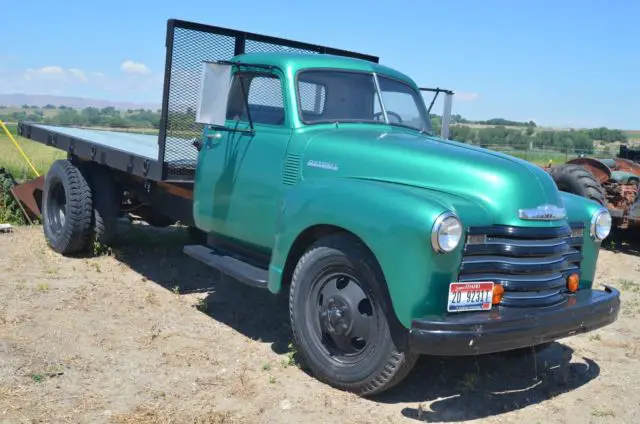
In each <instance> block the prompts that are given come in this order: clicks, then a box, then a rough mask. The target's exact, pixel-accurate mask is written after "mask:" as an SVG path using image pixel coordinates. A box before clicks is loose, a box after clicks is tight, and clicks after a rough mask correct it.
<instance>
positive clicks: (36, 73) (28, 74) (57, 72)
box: [22, 66, 88, 83]
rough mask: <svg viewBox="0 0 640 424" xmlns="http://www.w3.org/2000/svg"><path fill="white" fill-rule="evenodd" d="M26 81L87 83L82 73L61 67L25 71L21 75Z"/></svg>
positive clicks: (44, 67)
mask: <svg viewBox="0 0 640 424" xmlns="http://www.w3.org/2000/svg"><path fill="white" fill-rule="evenodd" d="M22 76H23V78H24V79H26V80H27V81H52V82H58V83H74V82H87V80H88V78H87V76H86V75H85V73H84V71H82V70H80V69H76V68H69V69H64V68H62V67H61V66H43V67H42V68H38V69H27V70H26V71H25V72H24V74H23V75H22Z"/></svg>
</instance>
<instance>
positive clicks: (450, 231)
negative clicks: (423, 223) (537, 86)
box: [431, 212, 462, 253]
mask: <svg viewBox="0 0 640 424" xmlns="http://www.w3.org/2000/svg"><path fill="white" fill-rule="evenodd" d="M461 239H462V223H461V222H460V220H459V219H458V218H457V217H456V216H455V215H454V214H453V213H451V212H445V213H443V214H442V215H440V216H439V217H438V218H436V222H435V223H434V224H433V229H432V230H431V245H432V246H433V249H434V250H435V251H436V252H445V253H448V252H451V251H452V250H453V249H455V248H456V247H457V246H458V243H460V240H461Z"/></svg>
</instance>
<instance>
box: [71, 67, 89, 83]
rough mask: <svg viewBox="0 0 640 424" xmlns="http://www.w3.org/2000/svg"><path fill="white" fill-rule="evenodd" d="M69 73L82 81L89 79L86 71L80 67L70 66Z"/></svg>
mask: <svg viewBox="0 0 640 424" xmlns="http://www.w3.org/2000/svg"><path fill="white" fill-rule="evenodd" d="M69 74H71V76H72V77H73V78H75V79H77V80H78V81H80V82H87V81H88V78H87V76H86V75H85V73H84V71H81V70H80V69H75V68H69Z"/></svg>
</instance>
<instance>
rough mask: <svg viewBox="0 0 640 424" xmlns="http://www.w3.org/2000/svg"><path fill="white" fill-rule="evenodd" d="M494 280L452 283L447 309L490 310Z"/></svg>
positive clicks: (460, 310)
mask: <svg viewBox="0 0 640 424" xmlns="http://www.w3.org/2000/svg"><path fill="white" fill-rule="evenodd" d="M492 297H493V282H484V281H483V282H472V283H451V284H450V285H449V300H448V303H447V311H449V312H463V311H489V310H491V299H492Z"/></svg>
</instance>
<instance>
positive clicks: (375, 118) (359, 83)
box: [297, 69, 432, 133]
mask: <svg viewBox="0 0 640 424" xmlns="http://www.w3.org/2000/svg"><path fill="white" fill-rule="evenodd" d="M377 81H378V84H376V78H375V77H374V75H373V74H369V73H364V72H350V71H336V70H326V69H323V70H309V71H303V72H301V73H300V75H299V76H298V83H297V84H298V85H297V88H298V101H299V104H300V105H299V108H300V118H301V119H302V121H303V122H304V123H305V124H314V123H326V122H370V123H376V124H380V123H388V124H390V125H399V126H404V127H410V128H414V129H417V130H418V131H424V132H428V133H431V132H432V130H431V121H430V120H429V115H428V113H427V110H426V108H425V106H424V102H423V100H422V96H421V95H420V93H419V92H418V91H416V90H415V89H414V88H412V87H411V86H410V85H408V84H406V83H404V82H401V81H399V80H396V79H392V78H388V77H385V76H382V75H379V74H378V75H377ZM377 86H379V91H378V87H377ZM379 93H381V95H379ZM380 98H382V102H381V101H380ZM385 115H386V116H385Z"/></svg>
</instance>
